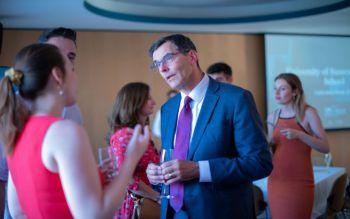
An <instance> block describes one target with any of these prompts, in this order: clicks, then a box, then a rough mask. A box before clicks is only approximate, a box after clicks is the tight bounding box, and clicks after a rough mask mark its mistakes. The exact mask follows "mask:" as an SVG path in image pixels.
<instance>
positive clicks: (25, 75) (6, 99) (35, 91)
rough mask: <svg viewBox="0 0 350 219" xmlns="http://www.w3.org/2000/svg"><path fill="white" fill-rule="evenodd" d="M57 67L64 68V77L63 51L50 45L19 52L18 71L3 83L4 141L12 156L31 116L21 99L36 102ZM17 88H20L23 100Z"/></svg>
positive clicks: (0, 125) (0, 119) (0, 134)
mask: <svg viewBox="0 0 350 219" xmlns="http://www.w3.org/2000/svg"><path fill="white" fill-rule="evenodd" d="M54 67H58V68H60V69H61V71H62V72H63V76H64V74H65V68H64V59H63V57H62V55H61V53H60V51H59V49H58V48H57V47H56V46H53V45H49V44H32V45H29V46H26V47H24V48H23V49H21V50H20V51H19V52H18V54H17V55H16V59H15V65H14V67H13V68H10V70H8V71H7V72H6V73H5V77H4V78H3V79H2V80H1V81H0V140H1V142H2V143H3V144H4V146H5V149H6V151H7V153H8V154H11V153H12V152H13V150H14V147H15V143H16V140H17V138H18V136H19V134H20V133H21V131H22V129H23V127H24V125H25V123H26V121H27V118H28V116H29V114H30V110H29V108H28V107H27V105H26V104H25V103H24V102H23V100H22V99H21V98H24V99H26V100H28V101H33V100H35V99H36V97H38V96H39V95H41V94H42V91H43V90H44V88H45V87H46V85H47V83H48V80H49V76H50V74H51V71H52V69H53V68H54ZM13 86H17V87H18V92H19V95H20V96H21V97H19V96H18V95H17V94H16V93H15V91H14V89H13Z"/></svg>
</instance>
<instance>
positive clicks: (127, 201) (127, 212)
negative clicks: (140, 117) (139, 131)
mask: <svg viewBox="0 0 350 219" xmlns="http://www.w3.org/2000/svg"><path fill="white" fill-rule="evenodd" d="M127 135H128V134H127V128H121V129H118V130H117V131H115V132H114V133H113V135H112V136H111V139H110V144H111V147H112V148H114V153H115V156H116V157H117V166H118V169H120V167H121V166H122V165H123V162H124V153H125V151H126V147H127V145H128V137H127ZM158 162H159V155H158V152H157V150H156V149H155V147H154V144H153V141H152V140H150V143H149V144H148V147H147V149H146V152H145V153H144V154H143V156H142V157H141V159H140V161H139V163H138V164H137V166H136V169H135V172H134V175H133V179H134V182H133V183H132V184H129V186H128V189H130V190H139V182H140V180H141V181H143V182H144V183H145V184H147V185H150V183H149V181H148V178H147V174H146V168H147V166H148V164H149V163H158ZM133 208H134V203H133V200H132V198H131V197H130V195H129V194H127V193H126V194H125V197H124V201H123V203H122V205H121V207H120V208H119V211H118V212H117V213H116V214H115V215H114V218H115V219H129V218H130V217H131V215H132V211H133Z"/></svg>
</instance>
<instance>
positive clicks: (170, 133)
mask: <svg viewBox="0 0 350 219" xmlns="http://www.w3.org/2000/svg"><path fill="white" fill-rule="evenodd" d="M180 101H181V95H180V94H178V95H176V96H175V97H174V98H173V99H171V100H169V102H168V103H167V105H166V108H165V112H164V117H163V116H162V117H163V118H164V120H166V121H167V123H166V124H165V127H164V128H163V130H164V133H165V136H164V137H163V136H162V147H164V148H174V136H175V130H176V124H177V114H178V110H179V106H180ZM163 118H162V120H163ZM162 135H163V133H162Z"/></svg>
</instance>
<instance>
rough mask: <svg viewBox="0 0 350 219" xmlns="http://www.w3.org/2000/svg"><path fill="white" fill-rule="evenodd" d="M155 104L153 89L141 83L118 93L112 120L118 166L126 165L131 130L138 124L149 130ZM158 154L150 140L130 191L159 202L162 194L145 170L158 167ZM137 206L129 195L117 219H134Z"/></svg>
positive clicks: (128, 85) (111, 133) (131, 183)
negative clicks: (148, 166)
mask: <svg viewBox="0 0 350 219" xmlns="http://www.w3.org/2000/svg"><path fill="white" fill-rule="evenodd" d="M154 106H155V101H154V100H153V98H152V97H151V95H150V88H149V86H148V85H147V84H145V83H141V82H134V83H128V84H126V85H125V86H124V87H122V88H121V90H120V91H119V92H118V94H117V97H116V100H115V103H114V106H113V109H112V114H111V118H110V121H109V123H110V138H109V139H110V145H111V147H112V148H113V149H114V153H115V156H116V157H117V166H118V168H121V167H122V166H123V164H124V159H125V156H124V154H125V151H126V150H127V145H128V143H129V139H130V136H131V134H132V133H131V131H132V128H134V126H135V125H136V124H138V123H139V124H141V125H142V126H146V125H148V124H149V116H150V115H151V114H152V113H153V110H154ZM158 162H159V156H158V152H157V150H156V149H155V147H154V144H153V141H152V140H151V139H150V141H149V144H148V147H147V149H146V152H145V153H144V155H143V156H142V157H141V159H140V161H139V163H138V164H137V167H136V170H135V172H134V174H133V178H132V181H131V182H130V183H129V186H128V189H130V190H136V191H140V192H141V193H143V194H146V195H148V196H150V197H153V198H157V197H158V196H159V193H158V192H156V191H154V190H153V189H152V187H151V185H150V183H149V181H148V178H147V175H146V168H147V165H148V164H149V163H158ZM133 208H134V203H133V200H132V198H131V196H130V195H129V194H128V193H126V194H125V198H124V201H123V204H122V206H121V207H120V209H119V211H118V212H117V213H116V214H115V216H114V218H116V219H129V218H131V215H132V212H133Z"/></svg>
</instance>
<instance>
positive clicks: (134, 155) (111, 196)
mask: <svg viewBox="0 0 350 219" xmlns="http://www.w3.org/2000/svg"><path fill="white" fill-rule="evenodd" d="M73 46H74V44H73V43H72V44H71V45H70V48H73ZM13 86H17V87H18V91H19V94H20V95H21V97H22V98H24V99H26V100H28V101H31V103H32V108H31V110H30V111H29V110H28V109H27V107H26V106H25V105H24V103H23V101H21V99H20V97H19V96H18V95H16V94H15V92H14V90H13ZM0 90H1V92H0V121H1V122H0V139H1V141H2V143H3V144H4V145H5V149H6V152H7V161H8V166H9V170H10V174H9V181H8V201H9V209H10V213H11V216H12V217H13V218H35V219H43V218H50V219H52V218H53V219H55V218H57V219H58V218H60V219H61V218H63V219H66V218H112V217H113V215H114V213H115V211H117V209H118V208H119V206H120V204H121V202H122V200H123V197H124V193H125V189H126V187H127V185H128V182H129V179H130V178H131V177H132V174H133V172H134V169H135V167H136V165H137V163H138V160H139V158H140V157H141V156H142V154H143V153H144V151H145V150H146V147H147V144H148V142H149V131H148V129H147V127H145V128H144V130H143V133H144V134H141V128H140V125H138V126H137V127H136V128H135V130H134V134H133V136H132V137H131V140H130V141H129V145H128V147H127V151H126V153H127V154H128V156H126V158H125V161H124V162H125V164H126V165H125V167H123V168H121V169H120V171H119V176H120V177H118V178H115V179H113V180H112V181H111V182H110V183H109V185H108V186H106V187H104V188H103V187H102V185H101V182H100V178H99V175H98V171H97V169H98V168H97V163H96V161H95V158H94V155H93V152H92V150H91V145H90V142H89V138H88V136H87V133H86V131H85V130H84V128H83V127H82V126H81V125H78V124H77V123H76V122H74V121H71V120H65V119H63V118H61V114H62V110H63V108H64V107H65V106H70V105H73V104H74V103H75V101H76V96H77V76H76V73H75V72H74V62H73V61H72V60H70V59H69V57H68V56H66V55H63V53H62V51H60V50H59V49H58V48H57V47H56V46H54V45H50V44H46V43H45V44H33V45H30V46H27V47H25V48H23V49H22V50H21V51H20V52H19V53H18V54H17V56H16V61H15V65H14V67H13V68H11V69H10V70H8V71H6V74H5V77H4V78H3V79H2V80H1V81H0Z"/></svg>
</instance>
